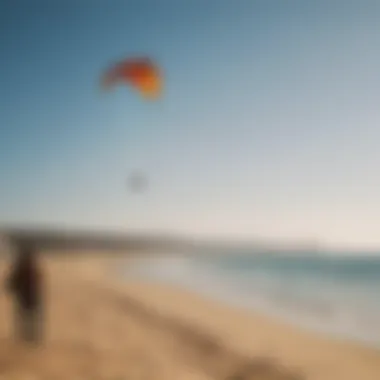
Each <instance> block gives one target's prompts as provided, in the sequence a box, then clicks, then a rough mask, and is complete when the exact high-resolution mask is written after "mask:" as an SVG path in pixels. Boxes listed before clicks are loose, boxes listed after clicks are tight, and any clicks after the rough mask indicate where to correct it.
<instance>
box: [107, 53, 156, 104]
mask: <svg viewBox="0 0 380 380" xmlns="http://www.w3.org/2000/svg"><path fill="white" fill-rule="evenodd" d="M162 81H163V79H162V73H161V72H160V70H159V68H158V67H157V65H156V64H154V63H153V61H152V60H151V59H149V58H145V57H143V58H130V59H125V60H123V61H121V62H119V63H117V64H116V65H113V66H112V67H110V68H109V69H108V70H106V72H105V73H104V75H103V78H102V84H103V87H104V88H106V89H108V88H110V87H111V86H114V85H116V84H118V83H122V82H124V83H125V84H129V85H131V86H132V87H133V88H135V89H136V90H137V91H139V93H140V94H141V95H142V96H143V97H144V98H146V99H151V100H154V99H157V98H158V97H159V96H160V95H161V93H162Z"/></svg>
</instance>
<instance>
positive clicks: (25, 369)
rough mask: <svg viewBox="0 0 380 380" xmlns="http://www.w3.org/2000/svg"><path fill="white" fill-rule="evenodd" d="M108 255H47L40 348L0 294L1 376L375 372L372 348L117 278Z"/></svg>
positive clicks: (370, 376)
mask: <svg viewBox="0 0 380 380" xmlns="http://www.w3.org/2000/svg"><path fill="white" fill-rule="evenodd" d="M114 261H115V260H110V259H105V258H102V257H99V256H98V257H90V256H86V257H84V256H81V258H80V259H74V258H73V257H72V256H71V257H67V256H61V257H57V256H55V257H54V258H46V259H45V262H44V265H45V268H46V272H47V275H48V282H49V291H48V294H47V298H48V310H47V316H46V318H47V332H46V340H45V342H44V344H43V345H41V346H39V347H32V346H27V345H23V344H21V343H19V342H16V341H15V340H14V339H13V337H12V326H11V316H12V314H11V308H10V306H11V305H10V302H9V299H8V297H7V294H6V293H5V291H4V290H3V291H2V292H1V296H0V308H1V315H0V379H46V380H47V379H51V380H54V379H62V380H63V379H65V380H66V379H70V380H75V379H94V380H96V379H99V380H100V379H109V380H124V379H125V380H140V379H141V380H155V379H157V380H182V379H183V380H190V379H191V380H197V379H198V380H201V379H203V380H206V379H215V380H216V379H218V380H254V379H257V380H285V379H288V380H291V379H293V380H296V379H310V380H322V379H323V380H333V379H334V380H379V379H380V353H379V352H378V351H376V350H372V349H368V348H363V347H360V346H359V345H355V344H348V343H343V342H338V341H334V340H332V339H327V338H322V337H318V336H317V335H316V334H312V333H308V332H303V331H299V330H297V329H295V328H292V327H289V326H286V325H283V324H281V323H280V322H277V321H272V320H271V319H269V318H266V317H261V316H258V315H253V314H250V313H247V312H245V311H240V310H235V309H233V308H231V307H227V306H226V305H222V304H220V303H218V302H216V301H212V300H209V299H206V298H203V297H201V296H198V295H195V294H192V293H190V292H187V291H185V290H179V289H176V288H174V287H170V286H165V285H157V284H148V283H138V282H137V281H133V282H131V283H128V284H126V285H124V284H123V285H122V284H121V283H120V282H119V283H117V282H116V281H111V277H114V276H109V275H108V276H106V275H105V273H104V269H105V268H107V267H108V265H115V262H114ZM4 270H5V265H3V266H2V274H4Z"/></svg>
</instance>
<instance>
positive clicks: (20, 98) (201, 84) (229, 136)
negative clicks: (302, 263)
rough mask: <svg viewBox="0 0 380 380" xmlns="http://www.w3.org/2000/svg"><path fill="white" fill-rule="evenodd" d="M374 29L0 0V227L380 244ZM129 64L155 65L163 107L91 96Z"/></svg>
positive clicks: (379, 64)
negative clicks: (133, 179) (122, 61)
mask: <svg viewBox="0 0 380 380" xmlns="http://www.w3.org/2000/svg"><path fill="white" fill-rule="evenodd" d="M353 3H356V5H354V4H353ZM379 19H380V3H379V2H377V1H361V2H347V1H330V0H325V1H323V0H315V1H307V2H306V1H301V0H299V1H292V0H291V1H287V2H284V1H281V0H277V1H274V0H273V1H271V0H269V1H268V0H262V1H254V0H237V1H231V0H209V1H204V0H203V1H201V0H193V1H174V0H150V1H148V0H138V1H137V0H136V1H134V0H131V1H126V0H125V1H121V0H120V1H117V0H113V1H104V0H93V1H90V0H87V1H86V0H83V1H78V0H61V1H59V0H55V1H51V0H50V1H48V0H45V1H42V0H35V1H28V0H25V1H21V0H2V1H1V2H0V46H1V60H0V65H1V70H0V84H1V86H0V178H1V182H0V186H1V187H0V188H1V197H0V218H1V220H0V222H2V223H21V222H22V223H32V222H37V223H54V224H62V223H64V224H65V225H67V226H80V227H97V228H101V227H104V228H126V229H133V230H134V229H140V230H141V229H150V230H151V229H156V230H162V231H175V232H179V233H187V234H197V235H201V236H213V237H216V236H221V237H224V238H227V237H231V238H241V239H254V238H255V237H263V238H279V239H301V240H303V239H310V238H311V239H317V240H319V239H320V240H321V241H323V242H326V243H329V244H345V245H354V244H355V245H367V246H370V245H378V246H380V234H379V231H380V174H379V173H380V172H379V170H380V169H379V168H380V111H379V110H380V106H379V105H380V23H379ZM133 55H148V56H151V57H152V58H154V59H155V60H156V61H157V62H158V63H159V64H160V65H161V67H162V68H163V70H164V72H165V76H166V84H165V95H164V97H163V98H162V100H160V101H159V102H157V103H149V102H145V101H143V100H142V99H140V97H139V96H138V94H136V93H135V92H133V91H132V90H131V89H130V88H128V87H126V86H124V87H123V86H120V87H118V88H117V89H116V90H115V91H113V92H111V93H107V94H105V93H102V92H101V91H100V89H99V76H100V75H101V73H102V70H104V69H105V68H106V67H107V66H108V65H109V64H110V63H112V62H113V61H115V60H117V59H119V58H123V57H128V56H133ZM133 170H140V171H143V172H144V173H146V174H147V176H148V177H149V181H150V186H149V189H148V191H146V192H145V193H144V194H140V195H134V194H131V193H130V192H129V191H128V189H127V187H126V179H127V177H128V174H129V173H131V172H132V171H133Z"/></svg>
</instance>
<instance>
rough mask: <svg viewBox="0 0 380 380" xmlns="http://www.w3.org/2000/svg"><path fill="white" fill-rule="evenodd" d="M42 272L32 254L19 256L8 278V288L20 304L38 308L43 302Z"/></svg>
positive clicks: (27, 307)
mask: <svg viewBox="0 0 380 380" xmlns="http://www.w3.org/2000/svg"><path fill="white" fill-rule="evenodd" d="M41 281H42V279H41V274H40V271H39V268H38V266H37V263H36V262H35V259H34V257H33V255H32V254H24V255H22V256H20V258H18V260H17V262H16V263H15V265H14V268H13V270H12V271H11V273H10V276H9V278H8V284H7V285H8V289H9V290H10V291H11V292H12V293H13V295H14V297H15V298H16V299H17V301H18V303H19V304H20V306H22V307H24V308H26V309H33V308H36V307H37V306H38V305H39V304H40V302H41V290H42V289H41V285H42V284H41Z"/></svg>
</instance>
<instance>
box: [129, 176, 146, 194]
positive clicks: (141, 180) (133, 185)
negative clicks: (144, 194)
mask: <svg viewBox="0 0 380 380" xmlns="http://www.w3.org/2000/svg"><path fill="white" fill-rule="evenodd" d="M127 186H128V188H129V189H130V190H131V191H133V192H136V193H138V192H141V191H143V190H145V189H146V187H147V186H148V180H147V178H146V177H145V176H144V175H143V174H141V173H133V174H131V175H130V176H129V177H128V179H127Z"/></svg>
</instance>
